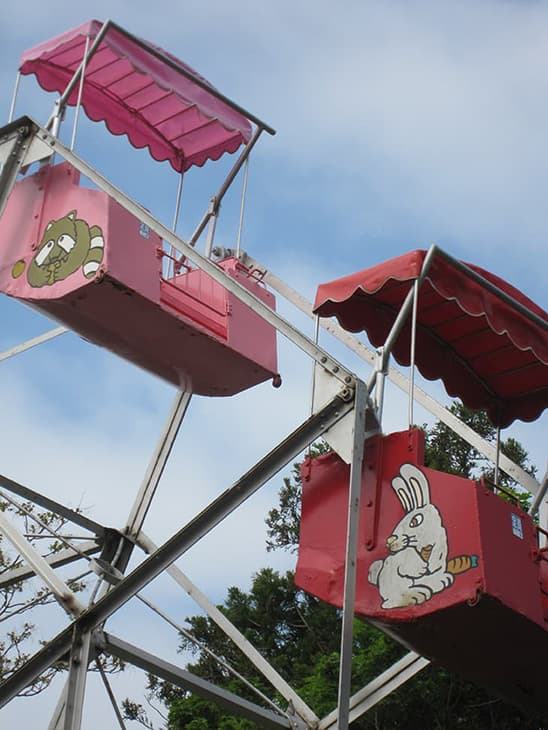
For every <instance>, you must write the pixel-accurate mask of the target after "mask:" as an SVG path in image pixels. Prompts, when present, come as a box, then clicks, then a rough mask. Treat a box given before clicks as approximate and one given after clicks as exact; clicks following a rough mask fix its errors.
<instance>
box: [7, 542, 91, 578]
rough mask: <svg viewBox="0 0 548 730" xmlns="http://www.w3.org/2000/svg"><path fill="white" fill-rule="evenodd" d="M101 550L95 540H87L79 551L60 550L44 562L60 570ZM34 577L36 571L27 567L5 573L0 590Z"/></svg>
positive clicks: (70, 549)
mask: <svg viewBox="0 0 548 730" xmlns="http://www.w3.org/2000/svg"><path fill="white" fill-rule="evenodd" d="M100 550H101V547H100V545H98V544H97V542H95V541H94V540H86V542H84V543H82V544H81V545H78V548H77V549H76V548H75V549H72V548H70V547H67V548H65V549H64V550H59V552H58V553H54V554H53V555H49V556H48V557H47V558H44V560H45V561H46V563H47V564H48V565H49V566H50V568H60V567H61V566H63V565H69V563H73V562H74V561H76V560H80V559H81V558H82V556H83V555H88V556H90V557H91V556H92V555H95V553H98V552H99V551H100ZM33 575H36V571H35V570H33V569H32V568H31V567H27V566H21V567H20V568H15V569H13V570H9V571H7V572H6V573H3V574H2V576H1V577H0V590H2V589H4V588H8V587H9V586H10V585H14V584H15V583H20V582H21V581H24V580H26V579H27V578H32V576H33Z"/></svg>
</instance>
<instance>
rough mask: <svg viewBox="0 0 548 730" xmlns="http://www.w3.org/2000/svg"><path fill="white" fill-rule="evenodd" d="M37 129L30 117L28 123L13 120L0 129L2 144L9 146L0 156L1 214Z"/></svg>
mask: <svg viewBox="0 0 548 730" xmlns="http://www.w3.org/2000/svg"><path fill="white" fill-rule="evenodd" d="M35 131H36V130H35V127H34V126H33V124H32V122H31V120H30V119H27V123H25V122H22V123H21V122H19V121H16V122H12V123H11V124H8V125H7V126H6V127H4V128H3V129H2V130H0V136H1V137H3V138H4V139H2V146H4V145H5V146H6V147H7V150H6V151H5V153H4V154H3V155H2V157H1V158H0V159H3V160H4V164H3V165H2V171H1V172H0V216H1V215H2V213H3V212H4V208H5V207H6V203H7V202H8V198H9V196H10V195H11V191H12V190H13V186H14V185H15V181H16V179H17V175H18V174H19V173H20V172H21V168H22V167H23V165H24V161H25V157H26V153H27V150H28V149H29V146H30V143H31V141H32V138H33V136H34V133H35Z"/></svg>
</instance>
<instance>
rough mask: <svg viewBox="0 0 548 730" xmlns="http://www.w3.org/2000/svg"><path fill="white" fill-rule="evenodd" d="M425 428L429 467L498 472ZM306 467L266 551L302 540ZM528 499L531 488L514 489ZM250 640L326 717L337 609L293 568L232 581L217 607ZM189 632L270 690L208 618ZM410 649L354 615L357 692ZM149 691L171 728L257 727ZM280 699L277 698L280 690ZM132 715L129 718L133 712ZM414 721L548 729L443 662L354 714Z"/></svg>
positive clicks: (197, 665)
mask: <svg viewBox="0 0 548 730" xmlns="http://www.w3.org/2000/svg"><path fill="white" fill-rule="evenodd" d="M451 411H452V412H453V413H454V414H455V415H457V416H459V417H460V418H461V419H462V420H464V421H465V422H466V423H468V424H469V425H470V426H472V427H473V428H475V429H476V430H477V431H478V432H479V433H480V434H481V435H482V436H484V437H485V438H487V439H488V440H490V441H492V440H494V438H495V429H494V428H493V426H492V425H491V424H490V423H489V421H488V419H487V418H486V417H485V415H484V414H477V413H474V412H472V411H469V410H468V409H466V408H464V406H462V405H461V404H459V403H457V404H454V405H453V406H452V407H451ZM425 430H426V462H427V464H428V465H429V466H431V467H433V468H437V469H440V470H443V471H448V472H450V473H453V474H459V475H461V476H465V477H473V478H476V477H479V476H480V475H482V474H483V475H486V476H487V477H489V476H492V472H491V471H490V470H491V467H490V465H489V464H487V463H486V461H485V460H484V459H483V457H482V456H481V455H480V454H479V453H478V452H477V451H476V450H475V449H473V448H472V447H470V446H469V445H468V444H467V443H466V442H464V441H463V440H462V439H460V438H459V437H458V436H456V435H455V434H454V433H453V432H452V431H451V430H450V429H449V428H447V427H446V426H444V425H443V424H441V423H438V424H436V425H435V426H433V427H432V428H430V429H425ZM502 449H503V451H504V452H505V453H506V454H507V455H508V456H510V458H512V459H513V460H514V461H516V462H517V463H518V464H519V465H520V466H522V467H523V468H524V469H526V470H527V471H529V472H530V473H534V468H533V467H532V466H531V465H530V463H529V460H528V457H527V453H526V452H525V450H524V449H523V447H522V446H521V445H520V444H519V443H518V442H516V441H514V440H513V439H507V440H506V441H504V442H503V444H502ZM328 450H329V447H328V446H327V445H326V444H324V443H320V444H317V445H315V446H313V447H312V450H311V453H312V456H315V455H318V454H321V453H325V452H326V451H328ZM500 481H501V484H503V485H504V487H505V488H506V489H510V490H512V489H513V490H517V487H516V485H515V484H513V483H512V482H511V481H510V480H508V479H507V478H506V477H504V478H503V479H501V480H500ZM300 482H301V479H300V465H299V464H295V465H294V466H293V468H292V471H291V474H290V476H289V477H286V478H285V479H284V481H283V484H282V487H281V489H280V493H279V504H278V506H277V507H276V508H275V509H273V510H271V511H270V512H269V514H268V516H267V518H266V524H267V529H268V539H267V547H268V549H269V550H273V549H280V548H281V549H285V550H288V551H295V550H296V548H297V544H298V531H299V519H300V500H301V483H300ZM517 491H518V493H519V497H520V500H521V501H522V502H523V503H525V502H526V500H527V495H524V494H522V493H521V492H520V490H517ZM219 608H220V609H221V610H222V611H223V612H224V613H225V615H226V616H227V617H228V618H229V619H230V620H231V621H232V622H233V623H234V624H235V625H236V626H237V628H239V629H240V631H242V633H243V634H244V635H245V636H246V637H247V638H248V639H249V640H250V641H251V642H253V643H254V644H255V645H256V646H257V647H258V648H259V650H260V651H261V653H262V654H263V655H264V656H265V657H266V658H267V659H268V660H269V661H270V662H271V664H272V665H273V666H274V667H275V668H276V669H277V670H278V671H279V672H280V673H281V674H282V675H283V676H284V677H285V678H286V679H287V680H288V681H289V682H290V683H291V684H292V686H294V687H295V689H296V690H297V691H298V692H299V694H300V695H301V696H302V697H303V699H304V700H305V701H306V702H307V703H308V704H309V705H310V706H311V707H312V708H313V709H314V710H315V712H316V713H317V714H318V715H319V716H320V717H322V716H324V715H325V714H326V713H328V712H329V711H330V710H332V709H333V707H334V706H335V705H336V701H337V677H338V668H339V636H340V611H338V610H337V609H335V608H333V607H332V606H329V605H327V604H325V603H322V602H321V601H319V600H318V599H316V598H314V597H313V596H310V595H308V594H306V593H304V592H303V591H301V590H299V589H298V588H296V587H295V585H294V582H293V575H292V573H286V574H285V575H280V574H279V573H277V572H275V571H272V570H271V569H264V570H261V571H259V573H257V574H256V575H255V576H254V577H253V581H252V585H251V588H250V590H249V592H245V591H242V590H241V589H239V588H236V587H232V588H230V589H229V591H228V595H227V598H226V600H225V602H224V603H223V605H222V606H220V607H219ZM188 621H189V624H190V627H191V631H192V633H193V634H194V636H195V637H196V639H198V640H199V641H200V642H203V643H204V644H206V645H207V646H208V647H209V648H210V649H212V650H213V652H214V653H215V654H216V655H217V656H219V657H221V658H222V659H223V661H225V662H227V663H228V664H230V665H231V666H232V667H234V669H235V670H237V671H238V672H239V673H240V674H241V675H243V676H244V677H246V678H247V679H248V680H249V681H251V682H252V684H253V685H254V686H255V687H257V688H258V689H259V690H260V691H262V692H264V693H265V694H267V695H268V696H272V693H271V690H269V687H268V686H267V684H266V682H265V680H264V678H263V677H262V675H260V674H259V673H258V672H257V671H256V670H255V668H254V667H253V666H252V665H251V664H250V663H249V662H248V661H247V660H246V659H245V658H244V657H243V656H242V655H241V654H240V652H239V651H238V650H237V649H236V648H235V647H234V646H233V645H232V644H231V643H230V642H228V641H227V639H226V637H225V635H224V634H223V633H222V632H221V631H220V630H219V629H218V627H217V626H216V625H215V624H214V623H213V622H212V621H211V620H210V619H209V618H207V617H204V616H193V617H191V618H189V619H188ZM181 648H182V649H185V650H190V651H192V652H193V653H194V656H195V658H196V659H195V661H194V662H193V663H191V664H190V665H189V666H188V669H189V670H190V671H192V672H194V673H195V674H197V675H198V676H201V677H204V678H205V679H208V680H210V681H212V682H216V683H217V684H219V685H221V686H223V687H225V688H227V689H229V690H231V691H234V692H237V693H238V694H239V695H240V696H243V697H246V698H248V699H251V700H253V701H255V702H259V704H262V702H261V699H260V698H259V699H258V698H257V696H255V695H254V693H253V692H251V691H250V689H249V687H248V686H247V685H245V684H243V683H242V682H240V680H238V679H237V678H235V677H234V676H233V675H231V674H230V673H228V672H227V670H226V668H224V667H223V666H221V665H219V664H218V663H217V662H216V661H215V660H214V659H213V658H212V657H211V655H210V654H207V653H205V652H204V651H203V650H201V649H200V648H199V646H197V645H196V644H193V643H192V642H189V641H188V639H184V638H183V639H182V642H181ZM404 652H405V650H404V649H403V648H402V647H401V646H400V645H399V644H397V643H396V642H395V641H393V640H392V639H390V638H389V637H388V636H386V635H385V634H383V633H381V632H380V631H378V630H377V629H375V628H374V627H372V626H371V625H369V624H367V623H366V622H365V621H362V620H356V621H355V627H354V652H353V666H352V678H353V690H354V691H355V690H357V689H359V688H360V687H362V686H364V685H365V684H366V683H367V682H369V681H371V680H372V679H374V678H375V677H376V676H378V674H379V673H380V672H381V671H383V670H384V669H386V668H387V667H389V666H390V665H391V664H392V663H393V662H394V661H396V660H397V659H398V658H399V657H400V656H402V654H403V653H404ZM149 690H150V696H151V697H154V698H156V699H159V700H162V701H164V702H165V703H166V704H167V706H168V708H169V717H168V727H169V728H170V729H171V730H179V729H182V728H190V729H191V730H206V728H211V729H213V728H230V729H232V730H251V728H255V727H256V726H255V725H254V724H253V723H250V722H249V721H247V720H241V719H237V718H234V717H231V716H229V715H227V714H226V713H223V712H222V711H221V710H219V709H218V708H216V707H214V706H213V705H211V704H210V703H208V702H205V701H204V700H201V699H199V698H197V697H195V696H193V695H190V694H189V693H185V692H181V691H179V690H176V689H174V688H173V687H171V686H169V685H167V684H165V683H163V682H158V681H157V680H156V679H154V678H152V677H151V678H150V679H149ZM274 699H275V701H276V702H279V703H280V706H282V707H283V706H284V703H283V702H282V700H281V698H279V697H275V698H274ZM128 716H131V715H128ZM409 718H412V719H413V726H416V727H422V728H425V730H430V729H432V730H437V729H439V730H457V728H458V729H459V730H462V728H474V729H476V728H477V729H481V730H483V729H485V730H491V729H492V730H495V728H496V730H518V729H519V730H524V729H525V730H526V729H528V728H531V730H532V728H535V729H536V730H539V728H541V727H544V728H548V722H547V723H545V724H542V721H541V720H540V719H538V718H535V719H534V720H530V719H528V718H526V717H524V716H523V714H522V713H521V712H520V711H519V710H517V709H516V708H514V707H511V706H509V705H507V704H505V703H503V702H502V701H501V700H499V699H497V698H493V697H491V696H490V695H488V694H487V693H486V692H485V691H484V690H482V689H481V688H478V687H476V686H475V685H472V684H470V683H469V682H466V681H464V680H462V679H460V678H458V677H456V676H454V675H452V674H450V673H448V672H446V671H444V670H442V669H439V668H435V667H433V666H429V667H427V668H426V669H424V670H423V671H422V672H420V673H419V674H418V675H417V676H415V677H414V678H413V679H411V680H410V681H409V682H407V683H406V684H405V685H404V686H403V687H402V688H400V689H399V690H398V691H397V692H394V693H392V694H391V695H389V696H388V697H387V698H386V699H384V700H383V701H382V702H381V703H379V704H378V705H377V706H376V707H375V708H373V709H372V710H371V711H370V712H368V713H366V715H364V716H363V717H362V718H360V719H359V720H357V721H356V722H355V723H354V724H353V727H355V728H357V729H358V730H361V729H363V730H392V729H397V728H408V727H409V726H410V725H409Z"/></svg>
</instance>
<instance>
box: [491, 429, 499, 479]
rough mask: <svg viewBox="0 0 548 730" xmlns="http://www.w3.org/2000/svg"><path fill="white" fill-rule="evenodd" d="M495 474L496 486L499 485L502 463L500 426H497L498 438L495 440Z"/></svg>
mask: <svg viewBox="0 0 548 730" xmlns="http://www.w3.org/2000/svg"><path fill="white" fill-rule="evenodd" d="M495 450H496V454H495V476H494V478H493V481H494V482H495V487H498V485H499V464H500V426H497V432H496V440H495Z"/></svg>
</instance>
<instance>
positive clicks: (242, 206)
mask: <svg viewBox="0 0 548 730" xmlns="http://www.w3.org/2000/svg"><path fill="white" fill-rule="evenodd" d="M248 174H249V157H246V160H245V165H244V180H243V183H242V202H241V203H240V222H239V224H238V238H237V240H236V258H237V259H239V258H240V249H241V243H242V229H243V227H244V210H245V199H246V194H247V176H248Z"/></svg>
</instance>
